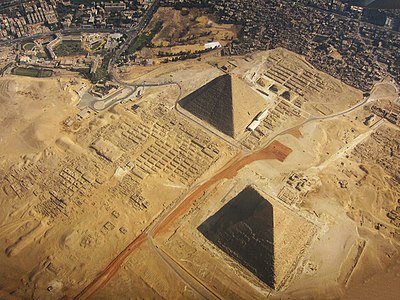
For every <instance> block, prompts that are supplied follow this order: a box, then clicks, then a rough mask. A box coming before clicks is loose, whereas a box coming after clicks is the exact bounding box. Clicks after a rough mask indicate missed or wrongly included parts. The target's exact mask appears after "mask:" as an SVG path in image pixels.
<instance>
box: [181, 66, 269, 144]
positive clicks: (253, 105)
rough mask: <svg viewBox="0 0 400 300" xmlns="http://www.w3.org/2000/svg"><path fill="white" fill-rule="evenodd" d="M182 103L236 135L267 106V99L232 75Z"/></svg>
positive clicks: (217, 81)
mask: <svg viewBox="0 0 400 300" xmlns="http://www.w3.org/2000/svg"><path fill="white" fill-rule="evenodd" d="M180 105H181V106H182V107H183V108H184V109H186V110H187V111H189V112H190V113H192V114H193V115H195V116H196V117H198V118H200V119H202V120H204V121H206V122H207V123H209V124H210V125H212V126H214V127H215V128H217V129H218V130H219V131H221V132H223V133H225V134H227V135H229V136H231V137H233V138H235V137H237V136H238V135H240V134H241V133H243V132H244V131H245V129H246V127H247V126H248V125H249V124H250V123H251V121H253V119H254V117H256V116H257V114H258V113H259V112H261V111H263V110H264V109H265V106H266V103H265V101H264V99H263V98H262V97H261V96H260V95H259V94H257V92H255V91H253V90H252V89H251V88H250V87H249V86H248V85H247V84H246V83H245V82H243V81H242V80H240V79H239V78H237V77H236V76H231V75H229V74H227V75H222V76H219V77H217V78H215V79H214V80H212V81H210V82H208V83H207V84H205V85H204V86H202V87H201V88H199V89H198V90H196V91H194V92H193V93H191V94H190V95H188V96H186V97H185V98H183V99H182V100H181V101H180Z"/></svg>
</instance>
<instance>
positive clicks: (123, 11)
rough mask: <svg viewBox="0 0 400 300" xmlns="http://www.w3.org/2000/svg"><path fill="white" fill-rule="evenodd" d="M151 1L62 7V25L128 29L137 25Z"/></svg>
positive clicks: (112, 2) (128, 0) (102, 2)
mask: <svg viewBox="0 0 400 300" xmlns="http://www.w3.org/2000/svg"><path fill="white" fill-rule="evenodd" d="M150 5H151V0H134V1H130V0H122V1H101V2H100V1H99V2H93V3H91V4H89V5H84V4H80V5H79V6H73V8H74V9H73V10H72V11H71V10H70V9H65V8H66V7H65V6H63V8H64V9H63V14H62V25H63V27H64V28H66V27H78V28H100V29H101V28H108V29H114V28H130V27H132V26H135V25H137V24H138V23H139V21H140V19H141V17H142V16H143V14H144V13H145V12H146V10H147V9H148V8H149V6H150Z"/></svg>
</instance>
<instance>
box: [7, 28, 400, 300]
mask: <svg viewBox="0 0 400 300" xmlns="http://www.w3.org/2000/svg"><path fill="white" fill-rule="evenodd" d="M161 33H162V31H161ZM158 38H159V39H160V37H158ZM114 76H115V80H116V81H118V84H116V83H115V85H113V84H111V83H109V84H108V85H104V86H97V87H96V86H93V85H92V84H91V83H89V82H88V81H87V80H84V79H82V78H80V77H79V76H78V75H73V74H71V75H68V76H67V75H57V74H56V75H55V76H53V77H51V78H29V79H27V78H24V77H17V76H13V75H10V76H5V77H3V78H1V79H0V103H1V104H2V111H1V112H0V124H1V125H2V126H3V128H8V130H3V131H2V132H1V133H0V140H1V142H2V147H1V149H0V166H1V167H0V170H1V171H0V204H1V206H2V210H1V212H0V220H1V221H0V246H1V247H0V249H1V251H0V269H1V270H3V272H1V273H2V274H1V275H0V298H5V299H21V298H27V297H28V298H33V299H39V298H40V299H53V298H58V299H60V298H62V297H65V298H64V299H86V298H88V297H93V298H96V299H110V298H120V299H126V298H129V297H135V298H141V299H142V298H143V299H148V298H154V299H161V298H164V299H177V298H190V299H200V298H207V299H221V298H224V299H233V298H234V299H264V298H266V297H269V298H271V299H282V298H284V299H287V298H292V299H299V298H300V299H306V298H310V297H313V298H326V295H330V298H335V299H336V298H343V299H357V298H360V299H361V298H365V297H366V295H367V296H371V295H377V296H376V298H377V299H378V298H385V299H395V298H396V296H397V295H398V293H399V288H398V287H399V286H400V285H399V284H398V281H399V280H398V279H399V277H398V274H399V273H400V263H399V262H400V253H399V249H400V248H399V247H400V246H399V245H400V228H399V226H400V222H399V220H400V213H399V211H400V202H399V201H400V200H399V199H400V188H399V178H400V174H399V166H400V145H399V141H400V133H399V132H400V131H399V130H400V128H399V126H398V123H396V122H397V121H396V122H393V120H394V118H395V117H394V116H392V115H391V114H396V112H397V111H398V110H399V105H400V102H399V100H398V99H399V91H398V89H397V88H398V87H397V85H396V84H395V83H394V82H393V81H391V80H390V78H387V79H385V80H384V81H382V82H380V83H377V84H376V85H375V87H374V89H373V90H372V91H371V93H370V95H365V94H363V93H362V92H361V91H359V90H357V89H355V88H353V87H350V86H348V85H345V84H344V83H342V82H340V81H339V80H337V79H334V78H333V77H331V76H328V75H326V74H324V73H322V72H321V71H318V70H316V69H315V68H313V67H312V66H311V65H309V64H308V63H307V62H306V61H305V59H304V58H303V57H301V56H299V55H297V54H294V53H292V52H290V51H288V50H285V49H281V48H279V49H275V50H271V51H265V52H256V53H253V54H252V55H248V56H236V57H224V56H219V55H218V54H215V55H210V56H204V57H203V58H202V60H201V61H199V60H196V61H193V60H192V61H180V62H171V63H168V64H161V65H152V66H148V67H145V66H128V67H126V66H125V67H123V68H120V69H116V70H115V74H114ZM111 90H112V93H111V92H110V94H107V93H108V92H109V91H111ZM96 91H99V92H104V93H106V94H105V96H104V99H103V100H107V99H108V98H107V97H115V99H117V100H118V101H111V102H112V103H111V102H110V103H108V102H107V103H106V104H104V103H94V104H97V105H98V106H97V107H98V108H99V109H95V108H94V104H91V102H90V101H87V98H86V97H87V95H88V93H90V92H96ZM119 91H123V93H122V94H118V93H119ZM125 91H126V93H125ZM139 91H140V93H139ZM113 95H114V96H113ZM115 95H117V96H115ZM113 99H114V98H113ZM103 100H102V101H103ZM102 104H104V105H102ZM101 105H102V106H101ZM100 106H101V107H100ZM382 110H385V112H384V113H382ZM172 287H173V288H172Z"/></svg>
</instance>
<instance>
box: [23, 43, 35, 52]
mask: <svg viewBox="0 0 400 300" xmlns="http://www.w3.org/2000/svg"><path fill="white" fill-rule="evenodd" d="M33 47H35V44H34V43H26V44H25V45H24V46H23V48H24V50H25V51H30V50H32V49H33Z"/></svg>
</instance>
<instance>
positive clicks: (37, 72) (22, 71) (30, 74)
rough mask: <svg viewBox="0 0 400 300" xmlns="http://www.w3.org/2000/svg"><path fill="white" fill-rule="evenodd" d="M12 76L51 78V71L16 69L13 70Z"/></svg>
mask: <svg viewBox="0 0 400 300" xmlns="http://www.w3.org/2000/svg"><path fill="white" fill-rule="evenodd" d="M13 74H15V75H19V76H28V77H51V75H53V71H51V70H46V69H37V68H23V67H17V68H15V69H14V70H13Z"/></svg>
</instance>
